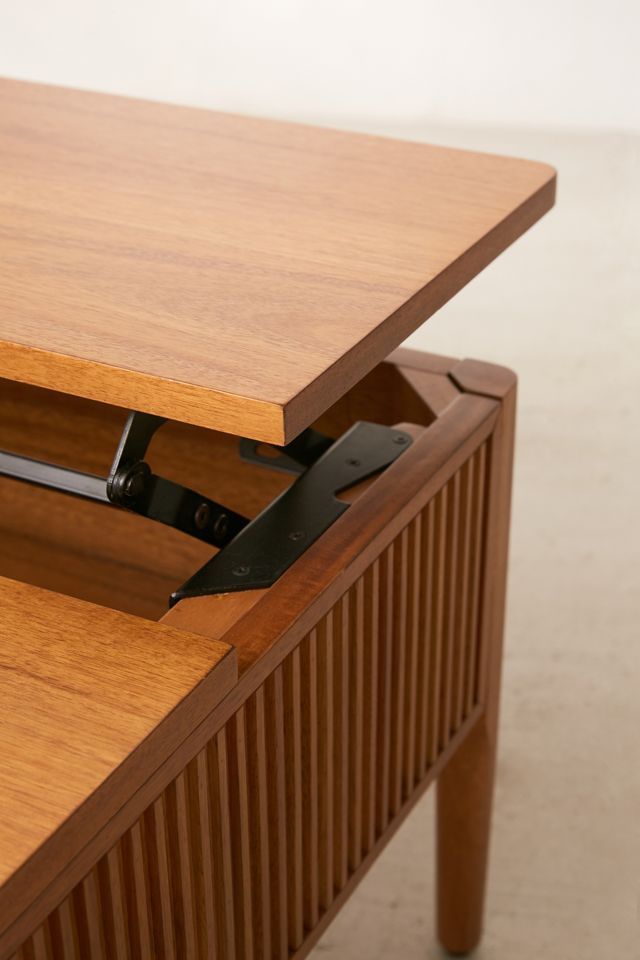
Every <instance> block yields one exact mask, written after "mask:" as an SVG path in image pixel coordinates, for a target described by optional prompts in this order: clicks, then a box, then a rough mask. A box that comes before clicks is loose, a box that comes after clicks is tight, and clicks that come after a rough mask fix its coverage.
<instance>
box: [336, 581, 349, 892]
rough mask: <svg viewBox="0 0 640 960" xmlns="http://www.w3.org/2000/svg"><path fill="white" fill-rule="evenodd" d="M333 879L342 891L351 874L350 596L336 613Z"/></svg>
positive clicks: (337, 608) (345, 596) (341, 601)
mask: <svg viewBox="0 0 640 960" xmlns="http://www.w3.org/2000/svg"><path fill="white" fill-rule="evenodd" d="M333 625H334V636H333V696H334V727H333V729H334V743H333V750H334V754H333V765H334V773H333V786H334V790H333V850H334V853H333V879H334V885H335V888H336V889H337V890H342V888H343V887H344V885H345V884H346V882H347V877H348V875H349V835H348V831H349V594H348V593H347V594H345V595H344V596H343V597H342V598H341V599H340V600H339V601H338V603H337V604H336V606H335V607H334V610H333Z"/></svg>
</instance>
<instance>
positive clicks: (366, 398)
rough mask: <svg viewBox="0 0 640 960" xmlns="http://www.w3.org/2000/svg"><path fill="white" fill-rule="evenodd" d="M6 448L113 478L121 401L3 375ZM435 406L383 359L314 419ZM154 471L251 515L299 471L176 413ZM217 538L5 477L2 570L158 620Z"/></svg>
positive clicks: (161, 434) (430, 415) (413, 413)
mask: <svg viewBox="0 0 640 960" xmlns="http://www.w3.org/2000/svg"><path fill="white" fill-rule="evenodd" d="M0 409H1V410H2V417H1V420H0V449H4V450H6V451H10V452H12V453H17V454H21V455H24V456H28V457H31V458H34V459H38V460H43V461H48V462H51V463H55V464H59V465H61V466H64V467H69V468H72V469H75V470H80V471H83V472H87V473H92V474H97V475H99V476H104V477H106V476H107V475H108V473H109V468H110V466H111V462H112V460H113V456H114V452H115V450H116V448H117V445H118V441H119V438H120V435H121V432H122V429H123V426H124V423H125V420H126V416H127V414H126V412H125V411H123V410H122V409H119V408H117V407H111V406H107V405H105V404H100V403H95V402H91V401H87V400H83V399H80V398H77V397H72V396H67V395H65V394H62V393H55V392H53V391H49V390H44V389H40V388H37V387H32V386H27V385H24V384H19V383H15V382H12V381H8V380H1V381H0ZM434 419H435V414H434V411H433V410H432V409H431V408H430V407H429V405H428V404H427V403H426V402H425V401H424V399H421V397H420V396H419V395H418V393H417V392H416V391H415V390H414V389H413V388H412V386H411V385H410V383H409V382H408V381H407V380H406V379H405V378H404V377H403V376H402V374H401V373H400V372H399V370H398V369H397V368H396V367H395V366H394V365H392V364H389V363H385V364H382V365H380V366H379V367H378V368H376V370H374V371H373V372H372V373H371V374H370V375H369V376H368V377H366V378H365V379H364V380H363V381H362V382H361V383H360V384H358V386H357V387H355V388H354V389H353V390H351V391H350V392H349V393H347V394H346V395H345V396H344V397H343V398H342V399H341V400H340V401H339V402H338V403H337V404H335V405H334V406H333V407H332V408H331V409H330V410H329V411H328V412H327V413H326V414H325V415H324V416H323V417H322V418H321V419H320V420H319V421H318V422H317V424H316V425H315V426H316V427H317V429H319V430H321V431H323V432H325V433H326V434H328V435H329V436H332V437H338V436H340V435H341V434H342V433H343V432H345V431H346V430H347V429H348V428H349V427H350V426H351V425H352V424H353V423H354V422H355V421H356V420H371V421H375V422H378V423H383V424H393V423H397V422H400V421H410V422H413V423H415V424H419V425H422V426H427V425H428V424H429V423H431V422H433V420H434ZM148 460H149V463H150V464H151V465H152V467H153V470H154V472H155V473H157V474H160V475H162V476H165V477H167V478H169V479H171V480H174V481H176V482H178V483H181V484H183V485H185V486H189V487H191V488H192V489H194V490H197V491H199V492H200V493H202V494H204V495H205V496H208V497H210V498H212V499H214V500H216V501H218V502H219V503H222V504H224V505H225V506H227V507H229V508H230V509H232V510H234V511H236V512H238V513H240V514H243V515H244V516H246V517H249V518H252V517H255V516H256V515H257V514H258V513H259V512H260V511H261V510H262V509H263V508H264V507H265V506H267V505H268V504H269V503H270V502H271V501H272V500H273V499H274V498H275V497H277V496H278V495H279V494H280V493H281V492H282V491H283V490H285V489H286V488H287V487H288V486H289V485H290V484H291V482H292V481H293V477H292V476H291V475H290V474H285V473H280V472H276V471H273V470H270V469H267V468H265V467H263V466H259V465H256V464H253V463H248V462H245V461H243V460H241V458H240V456H239V448H238V438H237V437H233V436H230V435H228V434H224V433H218V432H216V431H213V430H205V429H201V428H198V427H193V426H189V425H186V424H181V423H176V422H171V423H167V424H165V425H163V426H162V428H161V429H160V430H159V431H158V433H157V434H156V435H155V437H154V438H153V440H152V442H151V446H150V448H149V453H148ZM215 552H216V549H215V547H212V546H210V545H209V544H206V543H202V542H200V541H198V540H196V539H194V538H192V537H189V536H187V535H185V534H182V533H180V532H177V531H175V530H172V529H170V528H168V527H166V526H163V525H161V524H158V523H155V522H153V521H150V520H147V519H145V518H142V517H139V516H136V515H135V514H132V513H130V512H128V511H125V510H120V509H117V508H115V507H112V506H108V505H103V504H100V503H95V502H91V501H88V500H82V499H80V498H76V497H71V496H68V495H65V494H62V493H60V492H58V491H55V490H50V489H45V488H42V487H36V486H31V485H29V484H26V483H23V482H21V481H18V480H12V479H9V478H7V477H4V476H1V477H0V575H1V576H5V577H8V578H12V579H16V580H22V581H24V582H26V583H30V584H33V585H35V586H39V587H44V588H47V589H50V590H54V591H56V592H58V593H62V594H67V595H69V596H74V597H79V598H81V599H84V600H89V601H91V602H93V603H97V604H100V605H103V606H108V607H112V608H114V609H118V610H122V611H124V612H127V613H133V614H136V615H138V616H142V617H146V618H148V619H152V620H156V619H158V618H160V617H161V616H162V615H163V614H164V613H165V612H166V610H167V606H168V598H169V596H170V595H171V593H172V591H173V590H175V589H176V588H177V587H179V586H180V584H182V583H183V582H184V581H185V580H187V579H188V578H189V577H190V576H191V575H192V574H193V573H194V572H195V571H196V570H198V569H199V567H201V566H202V564H203V563H205V562H206V560H208V559H209V558H210V557H211V556H213V555H214V554H215Z"/></svg>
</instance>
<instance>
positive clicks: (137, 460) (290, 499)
mask: <svg viewBox="0 0 640 960" xmlns="http://www.w3.org/2000/svg"><path fill="white" fill-rule="evenodd" d="M163 423H165V418H163V417H157V416H154V415H152V414H147V413H137V412H135V413H131V414H130V416H129V418H128V419H127V422H126V425H125V427H124V430H123V433H122V437H121V439H120V443H119V446H118V449H117V451H116V455H115V457H114V460H113V464H112V466H111V470H110V472H109V476H108V477H106V478H105V477H98V476H95V475H93V474H88V473H81V472H80V471H77V470H71V469H69V468H67V467H61V466H58V465H56V464H52V463H45V462H43V461H41V460H33V459H31V458H30V457H23V456H19V455H17V454H13V453H8V452H6V451H0V475H4V476H7V477H11V478H13V479H17V480H22V481H24V482H26V483H31V484H35V485H36V486H42V487H48V488H50V489H54V490H58V491H60V492H62V493H66V494H70V495H72V496H76V497H82V498H84V499H89V500H95V501H98V502H100V503H106V504H111V505H113V506H116V507H119V508H121V509H124V510H129V511H131V512H133V513H136V514H138V515H139V516H142V517H146V518H148V519H150V520H155V521H157V522H158V523H163V524H165V525H166V526H169V527H172V528H174V529H176V530H180V531H181V532H182V533H186V534H188V535H189V536H192V537H196V538H197V539H198V540H203V541H204V542H206V543H209V544H211V545H212V546H215V547H218V548H219V553H217V554H216V555H215V556H214V557H213V558H212V559H211V560H210V561H209V562H208V563H206V564H205V565H204V566H203V567H202V568H201V569H200V570H199V571H198V572H197V573H195V574H194V575H193V576H192V577H191V578H190V579H189V580H188V581H187V582H186V583H185V584H183V586H181V587H180V588H179V589H178V590H176V591H175V592H174V593H173V594H172V596H171V598H170V604H171V605H173V604H175V603H177V602H178V601H179V600H183V599H185V598H186V597H200V596H204V595H207V594H215V593H229V592H232V591H237V590H251V589H257V588H261V587H269V586H271V585H272V584H273V583H275V581H276V580H277V579H278V578H279V577H280V576H281V575H282V574H283V573H284V571H285V570H287V569H288V568H289V567H290V566H291V564H293V563H294V562H295V561H296V560H297V559H298V558H299V557H300V556H302V554H303V553H304V552H305V550H306V549H307V548H308V547H309V546H310V545H311V544H312V543H314V541H315V540H317V539H318V537H319V536H320V535H321V534H322V533H324V531H325V530H327V529H328V527H330V526H331V524H332V523H333V522H334V521H335V520H337V518H338V517H339V516H340V515H341V514H342V513H343V512H344V511H345V510H346V509H347V508H348V506H349V504H348V503H347V502H345V501H343V500H339V499H338V497H337V494H339V493H340V492H341V491H342V490H345V489H347V488H348V487H351V486H353V485H354V484H355V483H359V482H360V481H362V480H365V479H366V478H367V477H370V476H372V475H373V474H375V473H377V472H378V471H380V470H382V469H384V468H385V467H387V466H388V465H389V464H390V463H392V462H393V461H394V460H396V459H397V458H398V456H400V454H401V453H402V452H403V451H404V450H406V449H407V447H408V446H410V444H411V442H412V438H411V436H410V434H408V433H404V432H403V431H401V430H394V429H392V428H391V427H385V426H381V425H379V424H376V423H366V422H360V423H356V424H354V426H353V427H351V429H350V430H349V431H348V432H347V433H345V434H344V435H343V436H342V437H340V438H339V439H338V440H335V441H334V440H332V439H331V438H329V437H325V436H324V435H323V434H320V433H318V432H317V431H314V430H311V429H309V430H305V431H304V432H303V433H302V434H301V435H300V436H299V437H297V438H296V439H295V440H294V441H293V442H292V443H290V444H288V445H287V446H286V447H283V448H275V450H273V451H272V452H273V453H274V456H266V455H263V454H262V453H261V452H260V447H261V445H260V444H259V443H256V442H255V441H252V440H241V441H240V455H241V457H242V458H243V459H245V460H250V461H252V462H255V463H259V464H261V465H263V466H266V467H270V468H272V469H276V470H285V471H287V472H290V473H294V474H297V477H296V479H295V480H294V482H293V483H292V484H291V486H290V487H289V488H288V489H287V490H285V492H284V493H283V494H281V495H280V496H279V497H278V498H277V499H276V500H274V501H273V503H271V504H270V505H269V506H268V507H266V508H265V510H263V511H262V513H260V514H259V515H258V516H257V517H256V518H255V519H254V520H251V521H249V520H247V518H246V517H243V516H241V515H240V514H238V513H236V512H235V511H233V510H230V509H228V508H227V507H225V506H222V505H221V504H219V503H216V501H215V500H211V499H209V497H205V496H203V495H202V494H200V493H197V492H196V491H195V490H191V489H189V488H188V487H184V486H182V485H181V484H178V483H174V482H173V481H172V480H167V479H166V478H165V477H160V476H158V475H157V474H155V473H153V471H152V470H151V467H150V466H149V464H148V463H147V462H146V460H145V455H146V452H147V448H148V447H149V444H150V442H151V439H152V438H153V436H154V434H155V432H156V431H157V430H158V428H159V427H161V426H162V424H163Z"/></svg>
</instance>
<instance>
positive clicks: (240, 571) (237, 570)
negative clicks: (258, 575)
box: [231, 566, 251, 577]
mask: <svg viewBox="0 0 640 960" xmlns="http://www.w3.org/2000/svg"><path fill="white" fill-rule="evenodd" d="M250 571H251V567H243V566H239V567H234V568H233V570H232V571H231V572H232V573H233V575H234V577H246V576H247V574H248V573H249V572H250Z"/></svg>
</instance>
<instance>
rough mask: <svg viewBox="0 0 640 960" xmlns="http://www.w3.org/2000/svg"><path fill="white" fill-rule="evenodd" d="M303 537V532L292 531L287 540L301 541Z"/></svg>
mask: <svg viewBox="0 0 640 960" xmlns="http://www.w3.org/2000/svg"><path fill="white" fill-rule="evenodd" d="M303 537H304V531H303V530H294V531H293V533H290V534H289V540H302V538H303Z"/></svg>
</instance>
